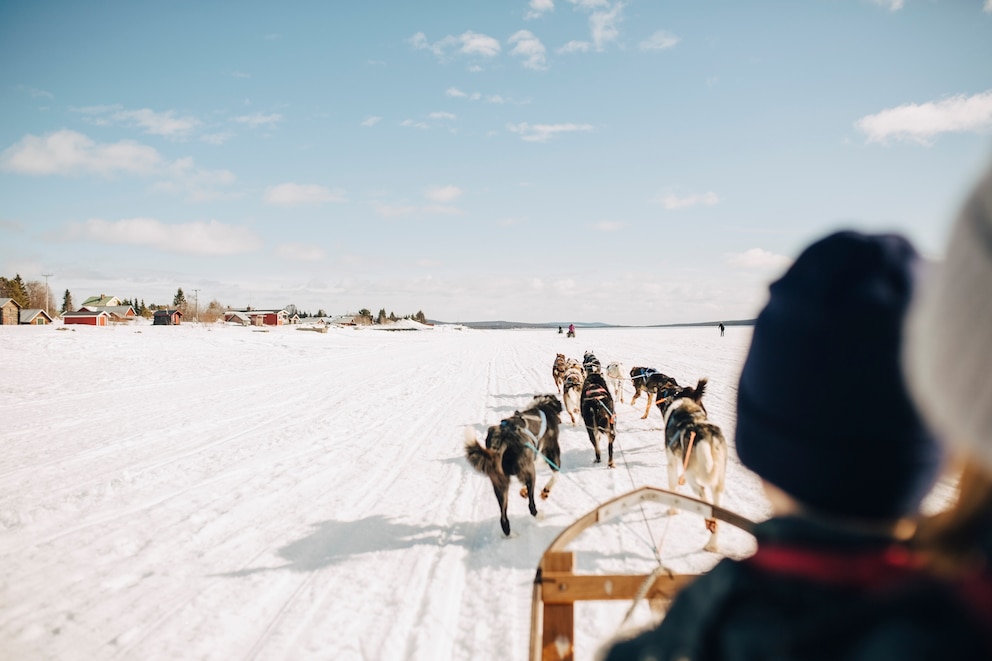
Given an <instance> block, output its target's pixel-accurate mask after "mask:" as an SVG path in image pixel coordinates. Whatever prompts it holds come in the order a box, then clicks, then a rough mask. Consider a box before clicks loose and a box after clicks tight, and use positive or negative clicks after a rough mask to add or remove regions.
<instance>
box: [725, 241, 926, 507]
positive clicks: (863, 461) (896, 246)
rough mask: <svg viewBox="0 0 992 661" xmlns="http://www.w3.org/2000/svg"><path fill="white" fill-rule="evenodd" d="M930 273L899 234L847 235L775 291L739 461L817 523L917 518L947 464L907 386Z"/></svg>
mask: <svg viewBox="0 0 992 661" xmlns="http://www.w3.org/2000/svg"><path fill="white" fill-rule="evenodd" d="M918 270H919V257H918V256H917V253H916V250H915V249H914V248H913V246H912V245H911V244H910V243H909V241H907V240H906V239H905V238H903V237H902V236H899V235H895V234H882V235H866V234H860V233H858V232H853V231H845V232H837V233H835V234H831V235H830V236H828V237H826V238H824V239H822V240H820V241H817V242H816V243H814V244H813V245H811V246H810V247H808V248H807V249H806V250H805V251H803V253H802V254H801V255H800V256H799V258H798V259H797V260H796V261H795V263H794V264H793V265H792V267H791V268H790V269H789V270H788V271H787V272H786V274H785V275H784V276H783V277H782V278H781V279H779V280H778V281H777V282H775V283H773V284H772V285H771V288H770V296H769V300H768V304H767V305H766V306H765V308H764V310H762V311H761V314H760V315H759V316H758V319H757V322H756V323H755V326H754V334H753V336H752V339H751V348H750V351H749V352H748V356H747V360H746V361H745V363H744V369H743V371H742V372H741V377H740V384H739V386H738V389H737V430H736V434H735V437H736V439H735V442H736V447H737V454H738V456H739V458H740V460H741V463H742V464H744V466H746V467H747V468H749V469H751V470H752V471H754V472H755V473H757V474H758V475H759V476H760V477H761V478H762V479H764V480H765V481H766V482H770V483H771V484H773V485H774V486H776V487H778V488H779V489H781V490H782V491H784V492H785V493H786V494H788V495H789V496H791V497H793V498H795V499H796V500H797V501H799V502H800V503H802V505H804V506H805V507H807V508H808V509H810V510H813V511H815V512H819V513H821V514H828V515H839V516H843V517H854V518H859V519H868V520H873V519H898V518H900V517H902V516H905V515H907V514H913V513H915V512H916V510H917V508H918V507H919V505H920V502H921V501H922V500H923V497H924V496H925V495H926V494H927V492H928V491H929V490H930V488H931V487H932V486H933V482H934V480H935V479H936V477H937V473H938V470H939V468H940V460H941V452H940V446H939V444H938V443H937V440H936V438H935V437H934V435H933V434H932V433H931V432H930V430H929V429H928V428H927V427H926V426H925V425H924V423H923V421H922V419H921V417H920V414H919V413H918V412H917V410H916V408H915V406H914V404H913V402H912V399H911V396H910V394H909V391H908V388H907V386H906V384H905V381H904V379H903V374H902V370H901V367H900V364H901V351H902V326H903V320H904V318H905V315H906V312H907V310H908V309H909V306H910V302H911V299H912V295H913V291H914V285H915V283H916V280H917V272H918Z"/></svg>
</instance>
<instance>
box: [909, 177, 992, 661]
mask: <svg viewBox="0 0 992 661" xmlns="http://www.w3.org/2000/svg"><path fill="white" fill-rule="evenodd" d="M928 275H929V276H930V277H929V278H927V279H925V280H924V284H923V287H921V290H920V293H919V295H918V297H917V298H916V299H915V300H914V302H913V305H912V306H911V308H910V313H909V316H908V318H907V322H906V346H905V356H904V358H905V364H906V374H907V378H908V381H909V386H910V392H911V393H912V394H913V395H914V396H915V399H916V401H917V403H918V406H919V408H920V409H921V410H922V412H923V414H924V417H925V418H926V419H927V420H928V422H929V423H930V424H931V426H932V427H933V428H934V429H935V430H936V431H937V433H938V435H939V436H940V438H941V439H942V440H943V441H944V442H945V444H946V446H947V448H948V450H949V452H950V453H951V454H952V455H954V457H955V458H956V460H957V464H958V465H959V466H960V467H962V468H961V473H960V478H959V481H958V494H957V498H956V501H955V502H954V503H953V504H952V506H951V507H950V508H949V509H947V510H946V511H944V512H941V513H939V514H937V515H934V516H932V517H930V518H927V519H924V520H923V521H921V522H920V525H919V528H918V530H917V533H916V535H915V538H914V540H913V542H914V543H915V546H916V547H917V548H919V549H920V550H922V551H923V552H924V557H925V559H926V562H927V564H928V566H929V567H930V568H931V569H933V570H934V571H935V572H937V573H938V574H939V575H941V576H943V577H945V578H948V579H950V580H953V581H955V583H956V584H957V585H958V586H959V588H960V590H961V594H962V596H963V598H964V599H965V600H966V602H967V603H968V604H969V605H970V606H971V607H972V609H973V612H974V613H975V614H976V616H977V617H979V618H981V619H982V620H983V621H984V622H985V626H986V630H987V631H989V632H990V638H992V362H990V361H992V169H990V170H988V171H987V172H986V174H985V175H984V177H983V178H981V179H980V180H979V183H978V185H977V186H976V187H975V189H974V190H973V192H972V193H971V196H970V198H969V199H968V200H967V202H966V203H965V205H964V206H963V208H962V209H961V211H960V213H959V214H958V217H957V219H956V220H955V222H954V224H953V225H952V227H951V232H950V236H949V239H948V243H947V249H946V253H945V256H944V260H943V262H942V263H940V264H936V265H934V266H933V267H932V269H931V271H930V272H929V273H928ZM989 658H992V652H990V655H989Z"/></svg>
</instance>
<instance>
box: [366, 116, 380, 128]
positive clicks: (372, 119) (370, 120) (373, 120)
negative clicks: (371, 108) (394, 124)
mask: <svg viewBox="0 0 992 661" xmlns="http://www.w3.org/2000/svg"><path fill="white" fill-rule="evenodd" d="M381 121H382V117H379V116H378V115H371V116H369V117H366V118H365V119H364V120H362V126H369V127H371V126H375V125H376V124H378V123H379V122H381Z"/></svg>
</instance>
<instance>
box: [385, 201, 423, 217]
mask: <svg viewBox="0 0 992 661" xmlns="http://www.w3.org/2000/svg"><path fill="white" fill-rule="evenodd" d="M375 212H376V213H377V214H379V215H380V216H382V217H384V218H399V217H401V216H410V215H412V214H415V213H417V207H415V206H412V205H398V204H377V205H376V206H375Z"/></svg>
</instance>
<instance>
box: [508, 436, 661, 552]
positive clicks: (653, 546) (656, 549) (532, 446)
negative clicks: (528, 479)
mask: <svg viewBox="0 0 992 661" xmlns="http://www.w3.org/2000/svg"><path fill="white" fill-rule="evenodd" d="M528 431H529V430H528ZM531 436H533V435H531ZM524 445H525V446H527V447H528V448H530V449H531V450H533V451H534V454H536V455H537V456H539V457H540V458H541V459H544V461H545V462H547V464H548V466H550V467H551V468H552V470H555V471H558V472H559V473H561V475H562V476H564V477H565V478H566V479H567V480H569V481H570V482H571V483H572V484H574V485H575V486H577V487H578V488H579V491H581V492H582V493H584V494H585V495H586V496H588V497H589V500H591V501H593V502H595V503H598V502H599V499H598V498H596V497H595V496H593V495H592V492H590V491H589V490H588V489H587V488H586V487H585V485H583V484H582V483H581V482H579V481H578V480H575V479H573V478H572V477H571V476H570V475H568V474H567V473H562V472H561V467H560V466H558V465H556V464H555V462H553V461H551V460H550V459H548V458H547V457H546V456H544V453H543V452H541V451H540V450H538V449H537V445H536V444H534V443H531V442H530V441H524ZM618 449H619V447H618ZM620 454H621V456H622V455H623V452H622V451H621V452H620ZM623 462H624V466H625V467H626V468H627V474H628V476H629V477H630V483H631V484H632V485H633V484H634V476H633V475H632V474H631V473H630V466H628V465H627V460H626V459H624V460H623ZM640 508H641V517H642V518H643V519H644V527H645V528H647V531H648V537H649V538H650V540H651V541H650V542H649V541H648V540H646V539H644V537H643V536H642V535H641V534H640V533H639V531H638V530H636V529H635V528H634V527H633V526H632V525H630V524H629V523H626V522H625V521H620V523H621V524H622V525H624V526H626V527H627V528H629V529H630V530H631V531H632V534H633V535H634V536H635V537H637V538H638V539H640V540H641V541H642V542H643V543H644V544H645V545H646V546H648V547H649V548H650V549H651V553H652V554H653V555H654V557H655V560H657V562H658V564H659V565H661V555H660V548H661V542H659V543H657V544H655V541H654V533H653V532H652V530H651V526H650V525H648V518H647V514H645V513H644V505H643V504H641V505H640ZM662 541H664V540H662Z"/></svg>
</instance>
